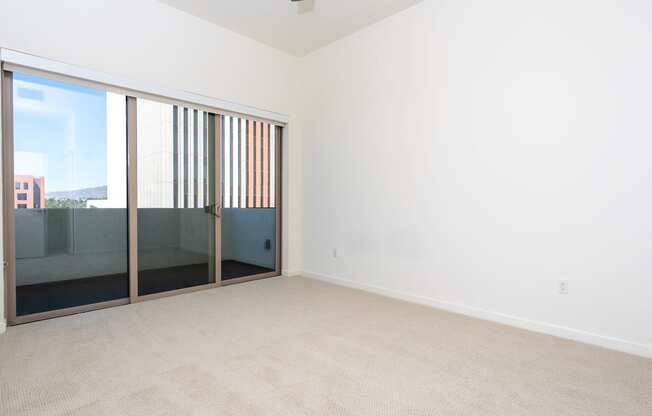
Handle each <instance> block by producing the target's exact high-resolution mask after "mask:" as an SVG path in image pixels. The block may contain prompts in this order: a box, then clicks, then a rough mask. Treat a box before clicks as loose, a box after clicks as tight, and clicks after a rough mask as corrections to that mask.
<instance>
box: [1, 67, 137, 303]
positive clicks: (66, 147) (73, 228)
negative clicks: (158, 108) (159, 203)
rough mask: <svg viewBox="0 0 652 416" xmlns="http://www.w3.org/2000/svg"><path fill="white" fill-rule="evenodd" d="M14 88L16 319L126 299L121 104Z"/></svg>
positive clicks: (22, 78) (75, 90)
mask: <svg viewBox="0 0 652 416" xmlns="http://www.w3.org/2000/svg"><path fill="white" fill-rule="evenodd" d="M13 86H14V97H13V100H14V174H15V180H14V181H15V183H16V192H15V200H16V203H15V207H16V208H17V209H16V211H15V228H16V234H15V243H16V301H17V315H25V314H31V313H37V312H44V311H49V310H55V309H61V308H68V307H73V306H80V305H85V304H92V303H97V302H104V301H108V300H113V299H119V298H125V297H128V287H129V285H128V278H127V209H126V208H127V205H126V201H127V195H126V134H125V131H126V128H125V125H126V124H125V123H126V119H125V114H126V108H125V102H126V100H125V97H124V96H123V95H119V94H113V93H109V92H106V91H102V90H97V89H91V88H87V87H82V86H79V85H76V84H71V83H66V82H60V81H53V80H49V79H44V78H39V77H33V76H29V75H23V74H17V73H15V74H14V84H13ZM21 184H22V189H21V186H20V185H21ZM18 201H21V202H20V203H18Z"/></svg>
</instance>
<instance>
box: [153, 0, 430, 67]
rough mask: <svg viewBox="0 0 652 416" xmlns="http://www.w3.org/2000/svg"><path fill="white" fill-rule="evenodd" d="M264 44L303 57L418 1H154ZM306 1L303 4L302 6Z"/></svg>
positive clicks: (418, 0)
mask: <svg viewBox="0 0 652 416" xmlns="http://www.w3.org/2000/svg"><path fill="white" fill-rule="evenodd" d="M159 1H161V2H162V3H165V4H168V5H170V6H172V7H174V8H176V9H179V10H182V11H185V12H187V13H190V14H193V15H195V16H197V17H200V18H202V19H205V20H208V21H210V22H213V23H215V24H218V25H220V26H223V27H225V28H227V29H230V30H232V31H234V32H238V33H240V34H242V35H245V36H248V37H250V38H253V39H256V40H258V41H260V42H263V43H265V44H267V45H269V46H272V47H274V48H277V49H281V50H284V51H286V52H289V53H291V54H294V55H297V56H303V55H305V54H307V53H309V52H311V51H313V50H315V49H318V48H320V47H322V46H324V45H327V44H329V43H331V42H333V41H335V40H337V39H339V38H342V37H344V36H346V35H349V34H351V33H353V32H355V31H356V30H358V29H360V28H362V27H365V26H367V25H370V24H372V23H375V22H377V21H379V20H381V19H383V18H385V17H387V16H391V15H392V14H394V13H397V12H399V11H401V10H403V9H406V8H408V7H410V6H412V5H414V4H416V3H419V2H421V1H422V0H306V1H307V2H310V1H314V7H313V10H312V11H311V12H307V13H301V14H300V13H298V11H297V7H299V6H298V5H297V3H291V2H290V0H159ZM306 6H310V4H304V5H303V7H306Z"/></svg>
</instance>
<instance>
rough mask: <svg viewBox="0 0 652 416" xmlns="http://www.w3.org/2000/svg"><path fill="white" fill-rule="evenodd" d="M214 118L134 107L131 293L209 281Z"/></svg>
mask: <svg viewBox="0 0 652 416" xmlns="http://www.w3.org/2000/svg"><path fill="white" fill-rule="evenodd" d="M218 121H219V120H218V118H217V116H215V115H214V114H211V113H207V112H203V111H199V110H196V109H192V108H186V107H180V106H176V105H170V104H165V103H161V102H155V101H150V100H146V99H141V98H139V99H138V101H137V172H138V173H137V180H138V184H137V188H138V191H137V193H138V210H137V215H138V295H139V296H144V295H150V294H154V293H160V292H167V291H171V290H177V289H184V288H188V287H193V286H201V285H206V284H209V283H215V282H216V281H217V280H218V279H217V274H218V273H217V271H216V268H215V254H216V248H215V247H216V240H215V236H216V233H215V230H216V219H217V213H218V209H217V207H216V205H215V199H216V198H215V195H216V189H215V162H216V160H217V159H216V153H215V152H216V148H215V143H216V139H215V138H216V137H217V136H216V131H217V126H218Z"/></svg>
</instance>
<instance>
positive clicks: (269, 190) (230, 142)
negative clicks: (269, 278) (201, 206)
mask: <svg viewBox="0 0 652 416" xmlns="http://www.w3.org/2000/svg"><path fill="white" fill-rule="evenodd" d="M222 119H223V122H222V126H223V127H222V152H221V153H222V189H223V192H222V207H223V209H222V250H221V251H222V280H228V279H235V278H239V277H246V276H252V275H257V274H263V273H269V272H273V271H274V270H275V269H276V176H275V172H276V163H277V160H276V148H277V146H278V144H277V137H276V127H275V126H274V125H272V124H269V123H264V122H262V121H254V120H247V119H243V118H238V117H229V116H224V117H223V118H222Z"/></svg>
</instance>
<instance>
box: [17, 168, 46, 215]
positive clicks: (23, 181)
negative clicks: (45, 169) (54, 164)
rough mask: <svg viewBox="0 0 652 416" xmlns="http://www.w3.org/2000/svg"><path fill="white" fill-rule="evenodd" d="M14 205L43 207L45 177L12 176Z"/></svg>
mask: <svg viewBox="0 0 652 416" xmlns="http://www.w3.org/2000/svg"><path fill="white" fill-rule="evenodd" d="M14 188H15V189H14V207H15V208H45V178H44V177H43V176H39V177H34V176H32V175H15V176H14Z"/></svg>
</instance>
